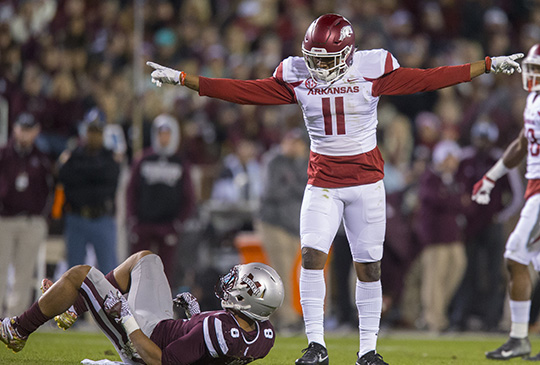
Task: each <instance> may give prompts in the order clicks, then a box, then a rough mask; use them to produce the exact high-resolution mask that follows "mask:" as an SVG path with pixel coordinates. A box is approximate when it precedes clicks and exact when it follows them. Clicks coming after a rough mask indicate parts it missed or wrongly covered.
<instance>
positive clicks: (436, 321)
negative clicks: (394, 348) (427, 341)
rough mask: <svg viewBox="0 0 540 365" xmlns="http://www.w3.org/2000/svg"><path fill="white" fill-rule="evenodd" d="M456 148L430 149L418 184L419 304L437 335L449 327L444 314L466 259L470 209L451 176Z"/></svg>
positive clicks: (451, 143) (448, 143) (454, 173)
mask: <svg viewBox="0 0 540 365" xmlns="http://www.w3.org/2000/svg"><path fill="white" fill-rule="evenodd" d="M460 158H461V148H460V147H459V145H458V144H457V143H456V142H454V141H449V140H443V141H441V142H439V143H438V144H437V145H436V146H435V148H434V149H433V161H432V164H431V166H430V167H429V168H428V169H426V171H425V172H424V174H423V175H422V177H421V178H420V186H419V188H418V194H419V201H420V203H419V204H420V206H419V212H418V216H417V219H418V223H417V224H418V227H419V229H418V231H419V239H420V242H421V244H422V245H423V246H424V248H423V250H422V252H421V253H420V255H421V257H420V262H421V266H422V284H421V294H420V295H421V302H422V310H423V316H424V320H425V322H426V325H427V329H428V330H430V331H432V332H441V331H442V330H444V329H446V328H447V327H448V325H449V321H448V315H447V311H448V308H449V305H450V301H451V300H452V298H453V296H454V293H455V291H456V289H457V287H458V286H459V284H460V283H461V279H462V278H463V273H464V272H465V267H466V265H467V261H466V260H467V257H466V255H465V246H464V244H463V234H462V231H463V228H464V227H463V223H464V212H465V208H466V206H467V204H469V203H470V199H469V197H468V195H466V190H465V186H464V184H463V182H462V181H460V179H459V176H458V175H457V172H458V167H459V162H460Z"/></svg>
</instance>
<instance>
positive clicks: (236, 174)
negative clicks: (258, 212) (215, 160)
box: [212, 139, 261, 204]
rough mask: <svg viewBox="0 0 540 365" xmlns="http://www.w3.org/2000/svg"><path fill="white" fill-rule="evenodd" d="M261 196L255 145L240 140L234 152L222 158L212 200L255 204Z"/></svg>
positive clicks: (259, 170)
mask: <svg viewBox="0 0 540 365" xmlns="http://www.w3.org/2000/svg"><path fill="white" fill-rule="evenodd" d="M260 196H261V163H260V162H259V160H258V156H257V143H256V142H254V141H251V140H247V139H241V140H239V141H238V143H237V144H236V145H235V146H234V151H233V152H231V153H229V154H228V155H226V156H225V157H224V158H223V166H222V168H221V172H220V173H219V176H218V177H217V179H216V181H215V182H214V186H213V189H212V199H215V200H217V201H221V202H224V203H238V204H245V203H247V202H252V203H253V202H256V201H258V199H259V198H260Z"/></svg>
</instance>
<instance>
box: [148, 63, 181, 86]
mask: <svg viewBox="0 0 540 365" xmlns="http://www.w3.org/2000/svg"><path fill="white" fill-rule="evenodd" d="M146 64H147V65H148V66H150V67H152V68H153V69H154V71H153V72H152V73H151V74H150V76H152V82H153V83H154V84H156V86H157V87H161V85H162V84H172V85H178V84H179V83H180V71H178V70H175V69H172V68H169V67H165V66H161V65H160V64H157V63H155V62H150V61H148V62H146Z"/></svg>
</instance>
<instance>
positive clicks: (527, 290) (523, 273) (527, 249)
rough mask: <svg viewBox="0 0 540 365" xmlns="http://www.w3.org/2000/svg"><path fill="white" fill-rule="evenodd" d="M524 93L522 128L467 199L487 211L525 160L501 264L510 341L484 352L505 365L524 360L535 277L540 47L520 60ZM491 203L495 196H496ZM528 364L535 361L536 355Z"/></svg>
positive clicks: (537, 267) (538, 253)
mask: <svg viewBox="0 0 540 365" xmlns="http://www.w3.org/2000/svg"><path fill="white" fill-rule="evenodd" d="M523 69H524V72H523V76H522V79H523V88H524V89H525V90H526V91H528V92H529V95H528V96H527V104H526V107H525V110H524V112H523V119H524V121H523V122H524V126H523V129H522V130H521V132H520V133H519V135H518V136H517V137H516V138H515V139H514V141H513V142H512V143H511V144H510V145H509V146H508V147H507V148H506V150H505V151H504V154H503V156H502V157H501V158H500V159H499V160H498V161H497V162H496V163H495V164H494V165H493V166H492V167H491V168H490V169H489V170H488V171H487V172H486V173H485V175H484V176H483V177H482V179H480V180H479V181H478V182H477V183H476V184H475V185H474V187H473V190H472V199H473V200H474V201H476V202H477V203H478V204H482V205H486V204H489V203H490V201H491V199H492V198H491V194H492V192H493V193H495V192H496V190H494V187H495V183H496V182H497V180H499V179H500V178H502V177H503V176H504V175H506V174H507V173H508V171H509V170H510V169H512V168H514V167H517V166H518V165H519V164H520V163H521V162H522V161H523V160H524V159H525V156H527V158H526V161H527V170H526V173H525V178H526V179H527V180H528V183H527V189H526V191H525V205H524V206H523V208H522V209H521V214H520V217H519V221H518V222H517V224H516V226H515V228H514V230H513V231H512V233H511V234H510V236H509V237H508V240H507V241H506V248H505V252H504V258H505V259H506V267H507V270H508V273H509V275H510V279H509V280H510V281H509V285H508V293H509V297H510V316H511V320H512V325H511V328H510V336H509V339H508V341H507V342H506V343H504V344H503V345H502V346H500V347H499V348H497V349H495V350H493V351H489V352H486V357H487V358H488V359H496V360H507V359H510V358H514V357H524V356H529V354H530V352H531V343H530V341H529V337H528V332H529V317H530V310H531V295H532V290H533V289H532V282H531V277H530V273H529V264H533V266H534V269H535V270H536V271H540V261H539V257H540V246H538V240H539V234H538V210H539V208H540V195H539V194H538V192H539V186H540V185H539V183H538V182H539V180H538V179H540V170H539V169H538V166H539V164H538V160H539V157H538V155H539V154H540V145H539V144H538V140H537V139H536V136H537V135H540V129H539V127H538V125H539V123H538V121H539V118H538V115H539V111H540V108H539V105H538V101H537V97H538V92H539V91H540V83H539V81H540V44H535V45H534V46H532V47H531V49H530V50H529V52H528V54H527V57H525V59H524V60H523ZM495 198H496V195H495ZM532 360H536V361H538V360H540V355H536V356H535V357H533V358H532Z"/></svg>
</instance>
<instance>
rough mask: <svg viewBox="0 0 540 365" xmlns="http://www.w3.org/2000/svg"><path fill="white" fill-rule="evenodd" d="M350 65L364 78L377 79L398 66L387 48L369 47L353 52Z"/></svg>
mask: <svg viewBox="0 0 540 365" xmlns="http://www.w3.org/2000/svg"><path fill="white" fill-rule="evenodd" d="M352 67H354V68H355V70H356V72H358V74H360V75H362V76H363V77H364V78H367V79H377V78H379V77H381V76H382V75H385V74H387V73H389V72H392V71H394V70H395V69H397V68H399V67H400V66H399V63H398V61H397V60H396V58H395V57H394V56H393V55H392V54H391V53H390V52H388V51H387V50H385V49H371V50H362V51H357V52H356V53H355V54H354V62H353V66H352Z"/></svg>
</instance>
